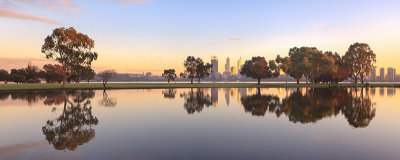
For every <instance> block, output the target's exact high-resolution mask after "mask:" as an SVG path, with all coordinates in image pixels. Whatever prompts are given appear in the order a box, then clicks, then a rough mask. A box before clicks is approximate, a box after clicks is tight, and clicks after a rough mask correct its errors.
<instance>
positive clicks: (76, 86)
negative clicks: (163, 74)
mask: <svg viewBox="0 0 400 160" xmlns="http://www.w3.org/2000/svg"><path fill="white" fill-rule="evenodd" d="M258 87H259V88H303V87H313V88H352V87H363V88H365V87H370V88H374V87H395V88H397V87H399V88H400V84H399V83H365V84H361V83H357V84H354V83H339V84H321V83H319V84H311V83H308V84H306V83H300V84H296V83H288V84H286V83H261V84H260V86H258V85H257V84H256V83H200V84H198V83H193V84H190V83H169V84H168V83H109V84H107V88H106V89H170V88H258ZM87 89H93V90H104V87H103V85H102V84H99V83H72V84H66V86H65V88H62V87H61V84H59V83H32V84H0V92H6V91H45V90H87Z"/></svg>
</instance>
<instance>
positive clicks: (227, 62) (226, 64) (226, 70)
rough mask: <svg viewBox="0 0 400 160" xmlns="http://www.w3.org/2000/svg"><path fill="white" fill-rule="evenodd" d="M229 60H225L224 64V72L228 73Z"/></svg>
mask: <svg viewBox="0 0 400 160" xmlns="http://www.w3.org/2000/svg"><path fill="white" fill-rule="evenodd" d="M230 67H231V66H230V59H229V57H228V58H226V63H225V72H227V73H228V72H229V69H230Z"/></svg>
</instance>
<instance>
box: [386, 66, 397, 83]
mask: <svg viewBox="0 0 400 160" xmlns="http://www.w3.org/2000/svg"><path fill="white" fill-rule="evenodd" d="M395 75H396V74H395V71H394V68H392V67H389V68H387V80H388V81H394V78H395Z"/></svg>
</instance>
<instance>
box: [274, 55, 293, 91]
mask: <svg viewBox="0 0 400 160" xmlns="http://www.w3.org/2000/svg"><path fill="white" fill-rule="evenodd" d="M275 61H276V63H277V64H278V67H279V70H282V72H284V73H285V75H286V84H287V82H288V79H287V75H288V71H289V68H290V67H291V65H292V63H291V60H290V57H284V58H282V57H281V56H280V55H277V56H276V58H275Z"/></svg>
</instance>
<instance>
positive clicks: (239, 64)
mask: <svg viewBox="0 0 400 160" xmlns="http://www.w3.org/2000/svg"><path fill="white" fill-rule="evenodd" d="M241 69H242V57H239V60H238V61H237V74H240V71H241Z"/></svg>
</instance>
